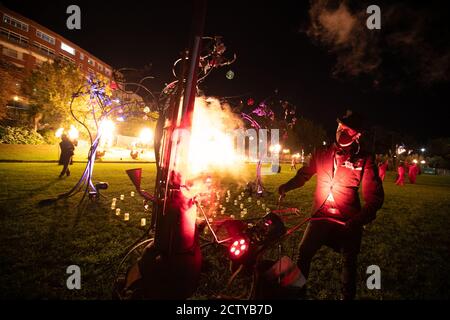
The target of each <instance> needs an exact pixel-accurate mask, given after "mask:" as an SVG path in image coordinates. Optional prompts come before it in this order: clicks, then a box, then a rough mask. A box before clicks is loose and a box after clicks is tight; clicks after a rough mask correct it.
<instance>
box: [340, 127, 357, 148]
mask: <svg viewBox="0 0 450 320" xmlns="http://www.w3.org/2000/svg"><path fill="white" fill-rule="evenodd" d="M336 142H337V143H338V144H339V145H340V146H341V147H348V146H349V145H351V144H352V143H353V137H352V136H350V135H349V134H348V133H347V131H345V130H342V131H341V130H338V131H337V132H336Z"/></svg>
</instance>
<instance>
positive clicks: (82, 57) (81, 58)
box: [80, 52, 84, 60]
mask: <svg viewBox="0 0 450 320" xmlns="http://www.w3.org/2000/svg"><path fill="white" fill-rule="evenodd" d="M80 60H84V54H82V53H81V52H80Z"/></svg>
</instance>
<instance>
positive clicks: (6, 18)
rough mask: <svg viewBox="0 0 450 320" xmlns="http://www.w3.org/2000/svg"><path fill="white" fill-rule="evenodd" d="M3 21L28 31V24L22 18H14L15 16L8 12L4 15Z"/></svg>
mask: <svg viewBox="0 0 450 320" xmlns="http://www.w3.org/2000/svg"><path fill="white" fill-rule="evenodd" d="M3 22H4V23H7V24H9V25H12V26H13V27H16V28H17V29H20V30H23V31H26V32H28V24H26V23H25V22H22V21H20V20H17V19H14V18H13V17H11V16H8V15H7V14H4V15H3Z"/></svg>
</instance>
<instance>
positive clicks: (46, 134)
mask: <svg viewBox="0 0 450 320" xmlns="http://www.w3.org/2000/svg"><path fill="white" fill-rule="evenodd" d="M38 132H39V134H40V135H41V136H42V138H44V140H45V143H47V144H57V143H59V142H60V138H57V137H56V136H55V130H54V129H43V130H39V131H38Z"/></svg>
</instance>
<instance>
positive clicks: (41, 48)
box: [33, 41, 55, 57]
mask: <svg viewBox="0 0 450 320" xmlns="http://www.w3.org/2000/svg"><path fill="white" fill-rule="evenodd" d="M33 46H34V47H35V48H36V49H37V50H39V52H41V53H44V54H46V55H47V56H51V57H52V56H54V55H55V50H52V49H50V48H48V47H46V46H44V45H42V44H40V43H39V42H36V41H35V42H34V43H33Z"/></svg>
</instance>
